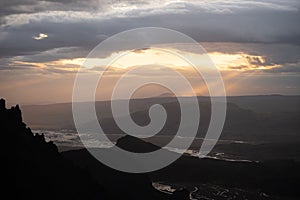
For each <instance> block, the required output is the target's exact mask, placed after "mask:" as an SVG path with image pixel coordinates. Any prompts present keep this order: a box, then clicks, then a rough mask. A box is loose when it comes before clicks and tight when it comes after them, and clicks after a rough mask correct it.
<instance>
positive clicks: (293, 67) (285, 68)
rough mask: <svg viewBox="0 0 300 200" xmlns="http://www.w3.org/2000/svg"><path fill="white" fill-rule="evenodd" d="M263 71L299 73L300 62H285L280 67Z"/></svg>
mask: <svg viewBox="0 0 300 200" xmlns="http://www.w3.org/2000/svg"><path fill="white" fill-rule="evenodd" d="M264 72H265V73H292V74H295V75H296V74H297V75H299V74H300V63H296V64H286V65H282V66H280V67H275V68H272V69H268V70H264Z"/></svg>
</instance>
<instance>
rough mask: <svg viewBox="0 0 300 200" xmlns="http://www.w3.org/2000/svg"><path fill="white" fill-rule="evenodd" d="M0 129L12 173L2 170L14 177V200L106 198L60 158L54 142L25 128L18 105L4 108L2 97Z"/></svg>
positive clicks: (94, 184)
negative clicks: (47, 140) (15, 199)
mask: <svg viewBox="0 0 300 200" xmlns="http://www.w3.org/2000/svg"><path fill="white" fill-rule="evenodd" d="M0 130H1V133H2V134H1V135H2V136H3V137H2V141H5V142H3V143H4V147H5V157H4V161H5V165H6V166H7V168H8V169H10V170H11V171H12V173H14V174H9V171H10V170H9V171H7V172H6V171H2V173H5V174H3V175H8V176H9V179H13V177H14V176H15V178H16V179H15V193H13V195H15V196H16V198H17V199H21V198H22V199H78V200H79V199H108V197H107V195H106V192H105V190H104V189H103V187H102V186H100V185H99V184H98V183H96V182H95V181H93V180H92V178H91V177H90V175H89V174H88V172H87V171H85V170H82V169H80V168H79V167H77V166H75V165H73V164H72V163H71V162H70V161H68V160H66V159H65V158H63V157H62V156H61V154H60V153H59V152H58V151H57V147H56V145H55V144H53V143H52V142H46V141H45V138H44V136H43V135H38V134H36V135H34V134H33V133H32V132H31V130H30V128H27V127H26V124H25V123H23V122H22V115H21V110H20V108H19V106H18V105H17V106H15V107H11V108H10V109H6V107H5V100H4V99H1V100H0ZM11 141H12V142H11ZM12 148H14V149H12ZM12 169H13V170H12ZM10 181H12V180H10Z"/></svg>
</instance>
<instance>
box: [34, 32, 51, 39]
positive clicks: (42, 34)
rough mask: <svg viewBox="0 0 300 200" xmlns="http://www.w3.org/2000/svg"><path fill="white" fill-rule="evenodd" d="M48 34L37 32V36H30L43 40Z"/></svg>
mask: <svg viewBox="0 0 300 200" xmlns="http://www.w3.org/2000/svg"><path fill="white" fill-rule="evenodd" d="M47 37H48V35H47V34H45V33H39V34H38V35H37V36H33V37H32V38H33V39H35V40H43V39H45V38H47Z"/></svg>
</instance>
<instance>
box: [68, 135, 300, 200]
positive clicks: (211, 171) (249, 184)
mask: <svg viewBox="0 0 300 200" xmlns="http://www.w3.org/2000/svg"><path fill="white" fill-rule="evenodd" d="M117 145H118V146H119V147H121V148H122V149H126V150H128V151H131V152H150V151H154V150H156V149H158V148H159V147H158V146H155V145H153V144H151V143H148V142H144V141H142V140H140V139H138V138H134V137H132V136H125V137H122V138H120V139H119V140H118V142H117ZM107 150H109V149H107ZM99 151H101V150H100V149H99ZM166 151H167V150H166ZM170 153H171V152H170ZM64 155H65V156H66V157H68V158H70V159H72V160H74V161H76V160H77V162H78V163H80V164H81V165H82V166H88V168H89V169H90V170H91V173H92V174H93V175H94V177H103V176H105V173H107V172H106V171H105V170H103V166H102V167H101V165H100V164H99V163H98V162H95V159H94V158H93V157H91V156H89V154H88V153H87V152H86V150H75V151H69V152H64ZM129 162H130V160H129ZM299 167H300V165H299V163H297V162H294V161H292V160H271V161H264V162H260V163H255V162H241V161H240V162H233V161H223V160H215V159H208V158H204V159H199V158H196V157H191V156H182V157H181V158H179V159H178V160H177V161H175V162H174V163H172V164H171V165H169V166H168V167H166V168H164V169H161V170H158V171H155V172H152V173H150V174H148V176H150V178H151V180H152V181H155V182H163V183H185V184H186V185H194V186H195V185H197V186H199V188H198V189H199V191H202V195H203V196H213V195H212V194H210V192H209V191H211V192H212V191H214V192H216V189H215V188H214V187H216V186H217V187H219V186H221V187H220V188H222V187H223V188H228V189H229V190H230V191H233V193H234V192H238V193H242V194H239V195H240V196H242V195H244V197H236V198H233V196H232V198H233V199H245V198H247V199H256V200H258V199H297V198H298V197H299V196H300V192H299V190H298V188H299V182H300V173H299V170H298V169H299ZM118 173H119V175H118V177H120V176H123V177H124V178H125V177H126V173H125V174H124V173H120V172H118ZM144 176H145V175H142V174H139V175H135V176H128V177H126V178H129V179H128V180H131V181H128V184H129V185H130V184H132V183H134V182H143V184H145V183H146V185H145V186H143V188H147V187H148V188H149V185H148V186H147V181H137V180H142V179H143V177H144ZM133 177H134V178H135V179H136V180H135V181H134V179H133ZM114 178H115V177H114ZM126 178H125V179H126ZM122 179H123V178H122ZM113 182H115V181H113ZM203 184H205V185H203ZM209 184H212V186H210V185H209ZM183 185H184V184H183ZM201 185H202V186H201ZM130 186H133V185H130ZM134 187H136V188H139V187H141V185H134ZM203 188H205V189H203ZM238 188H240V189H238ZM263 193H266V194H268V195H270V196H269V197H268V198H267V197H260V194H263ZM245 195H246V196H245ZM274 196H277V197H274ZM228 198H229V197H228ZM220 199H226V198H220Z"/></svg>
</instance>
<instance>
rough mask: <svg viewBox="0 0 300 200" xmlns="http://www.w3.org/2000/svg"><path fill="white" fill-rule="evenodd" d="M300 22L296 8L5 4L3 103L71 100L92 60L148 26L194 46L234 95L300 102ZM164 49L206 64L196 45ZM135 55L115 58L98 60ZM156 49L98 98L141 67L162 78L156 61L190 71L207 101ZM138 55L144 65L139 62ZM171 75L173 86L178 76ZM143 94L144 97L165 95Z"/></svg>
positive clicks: (108, 81)
mask: <svg viewBox="0 0 300 200" xmlns="http://www.w3.org/2000/svg"><path fill="white" fill-rule="evenodd" d="M299 19H300V1H299V0H262V1H255V0H244V1H238V0H199V1H197V0H190V1H188V0H180V1H167V0H152V1H146V0H130V1H121V0H86V1H81V0H61V1H58V0H45V1H38V0H23V1H18V0H3V1H0V95H1V97H4V98H6V99H7V100H8V101H9V102H11V103H12V104H15V103H21V104H45V103H57V102H70V101H71V99H72V90H73V83H74V78H75V76H76V73H77V72H78V69H79V67H80V66H81V64H82V63H83V62H84V60H85V59H86V56H87V55H88V53H89V52H90V51H91V50H92V49H93V48H94V47H95V46H97V45H98V44H99V43H100V42H102V41H104V40H105V39H107V38H109V37H111V36H113V35H114V34H117V33H119V32H122V31H125V30H129V29H132V28H141V27H163V28H169V29H173V30H176V31H180V32H182V33H184V34H186V35H188V36H190V37H191V38H193V39H194V40H195V41H197V42H198V43H199V44H200V45H201V46H202V47H204V48H205V50H206V51H207V54H208V55H209V56H210V58H211V59H212V61H213V62H214V63H215V65H216V67H217V68H218V70H219V71H220V73H221V74H222V76H223V80H224V84H225V89H226V93H227V95H264V94H284V95H300V88H299V83H300V79H299V75H300V26H299ZM159 47H160V48H165V49H169V50H170V49H171V50H174V51H177V52H178V53H179V54H181V55H186V56H189V57H192V58H193V59H195V60H197V59H198V60H199V59H200V60H201V55H199V54H197V52H196V51H195V50H194V49H193V48H190V47H189V44H182V45H181V50H180V51H179V50H178V49H176V48H175V47H174V46H171V45H167V44H160V45H159ZM131 51H132V50H131V49H124V48H122V47H118V48H116V49H114V50H112V51H110V50H108V51H107V52H106V53H105V54H103V55H101V56H99V58H98V61H100V62H101V59H102V60H105V59H109V58H110V57H112V56H116V55H118V54H121V53H124V52H131ZM158 51H159V50H157V48H156V47H152V48H149V49H143V50H141V51H133V52H131V53H130V56H129V57H127V58H126V59H124V60H123V61H122V62H123V63H121V64H120V63H119V65H117V64H116V63H115V65H112V66H111V68H110V69H111V70H110V71H109V72H108V73H107V75H106V77H105V80H104V81H103V85H102V86H101V87H99V88H102V91H99V92H97V94H96V97H97V99H98V100H105V99H109V94H110V93H109V92H108V91H109V90H110V89H111V88H113V84H112V83H113V82H114V81H116V80H117V79H118V78H119V77H120V74H122V72H124V71H126V70H128V69H130V68H132V67H134V66H137V65H142V66H144V67H145V68H144V71H143V72H142V73H140V74H137V75H136V76H138V77H142V78H148V79H149V80H151V79H153V78H154V77H156V78H159V77H160V76H161V70H162V68H160V67H158V66H156V64H155V63H153V62H152V60H153V59H152V58H153V56H155V55H160V56H159V57H157V59H159V60H160V64H164V65H168V66H169V67H171V68H174V69H175V70H177V71H180V72H181V73H184V74H185V75H186V76H187V77H188V79H189V80H190V81H191V82H192V83H191V84H192V85H193V87H194V90H195V91H196V93H197V94H198V95H208V94H207V91H206V89H205V87H203V85H202V84H200V85H199V82H197V81H195V80H198V79H195V77H194V76H195V74H194V72H193V70H192V69H191V67H190V66H185V65H184V63H180V61H178V60H176V59H175V58H174V59H170V57H168V55H164V54H159V52H158ZM139 56H144V57H143V59H140V61H139V58H138V57H139ZM167 61H168V62H167ZM121 65H123V67H121ZM124 66H125V67H124ZM97 67H98V68H97ZM97 67H94V68H92V69H89V73H96V72H97V70H99V69H100V68H101V66H97ZM165 76H166V77H164V78H169V79H170V80H172V75H171V74H169V75H168V74H165ZM124 87H125V86H124ZM178 87H180V85H178ZM203 88H204V89H203ZM144 89H145V91H139V92H137V97H139V95H140V97H147V96H156V95H159V94H160V93H165V92H166V91H163V90H162V89H159V88H151V87H149V88H144ZM182 95H183V96H185V95H187V96H188V95H189V93H186V92H185V91H182Z"/></svg>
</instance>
